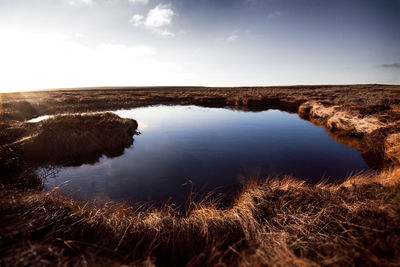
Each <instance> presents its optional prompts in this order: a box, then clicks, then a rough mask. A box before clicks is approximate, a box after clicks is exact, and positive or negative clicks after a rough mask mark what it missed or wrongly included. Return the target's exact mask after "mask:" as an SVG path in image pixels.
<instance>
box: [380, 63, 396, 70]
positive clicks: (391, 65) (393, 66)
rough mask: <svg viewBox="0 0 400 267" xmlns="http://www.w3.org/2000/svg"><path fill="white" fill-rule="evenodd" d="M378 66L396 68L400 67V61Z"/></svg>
mask: <svg viewBox="0 0 400 267" xmlns="http://www.w3.org/2000/svg"><path fill="white" fill-rule="evenodd" d="M378 68H394V69H400V62H394V63H391V64H382V65H378Z"/></svg>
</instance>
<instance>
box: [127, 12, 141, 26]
mask: <svg viewBox="0 0 400 267" xmlns="http://www.w3.org/2000/svg"><path fill="white" fill-rule="evenodd" d="M129 22H130V23H131V24H132V25H133V26H136V27H138V26H140V25H143V23H144V16H143V15H139V14H135V15H133V17H132V18H131V20H130V21H129Z"/></svg>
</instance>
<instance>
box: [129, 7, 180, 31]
mask: <svg viewBox="0 0 400 267" xmlns="http://www.w3.org/2000/svg"><path fill="white" fill-rule="evenodd" d="M174 16H176V13H175V12H174V10H173V9H172V8H171V5H164V4H159V5H157V6H156V7H155V8H153V9H151V10H150V11H149V12H148V13H147V16H146V17H144V16H143V15H140V14H135V15H133V16H132V18H131V20H130V22H131V23H132V25H133V26H135V27H139V26H143V27H145V28H147V29H150V30H152V31H153V32H154V33H158V34H161V35H163V36H174V33H172V32H170V31H169V29H168V27H169V26H170V25H171V24H172V19H173V17H174Z"/></svg>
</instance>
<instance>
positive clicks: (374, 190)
mask: <svg viewBox="0 0 400 267" xmlns="http://www.w3.org/2000/svg"><path fill="white" fill-rule="evenodd" d="M399 89H400V87H398V86H387V85H351V86H295V87H261V88H194V87H192V88H175V87H168V88H166V87H164V88H117V89H113V90H106V89H104V88H97V89H93V90H84V89H82V90H62V91H51V92H29V93H15V94H0V152H1V153H0V178H1V179H0V266H55V265H66V266H67V265H68V266H69V265H71V266H87V265H89V266H92V265H104V266H120V265H121V264H127V265H144V266H151V265H154V264H155V265H161V266H164V265H165V266H171V265H189V266H198V265H221V266H235V265H242V266H264V265H276V266H279V265H284V266H287V265H383V266H395V265H397V266H398V265H399V264H400V170H399V168H398V167H396V168H394V169H392V170H390V171H383V172H381V173H379V174H360V175H356V176H354V177H351V178H349V179H347V180H346V181H344V182H343V183H341V184H337V185H327V184H318V185H310V184H306V183H305V182H303V181H299V180H296V179H295V178H290V177H287V178H285V179H283V180H279V179H275V178H268V179H266V180H264V181H258V182H256V181H253V182H250V183H249V184H247V186H246V187H245V188H243V190H242V192H241V193H240V194H239V195H238V197H237V198H236V201H235V202H234V203H233V204H232V206H231V207H229V208H226V209H219V208H217V207H218V206H219V205H218V203H217V201H211V200H205V201H202V202H199V203H194V202H191V199H189V201H188V205H187V209H186V212H181V210H177V209H175V208H173V207H171V206H168V205H165V206H164V207H163V208H161V209H156V208H144V207H141V206H137V207H135V206H126V205H121V204H113V203H108V204H106V205H104V206H102V207H98V206H97V207H96V206H95V205H93V204H91V203H80V202H77V201H75V200H72V199H70V198H68V197H66V196H62V195H59V194H58V193H57V191H52V192H47V193H45V192H42V191H41V183H40V180H39V179H38V177H37V176H36V175H33V173H34V172H33V171H34V170H35V167H37V166H38V165H43V164H45V163H46V164H47V163H51V164H56V165H60V164H61V165H62V164H64V163H65V160H67V163H66V164H80V163H82V160H79V162H76V163H73V161H71V159H76V158H78V157H77V154H79V153H81V152H82V150H79V149H78V148H79V146H76V144H82V143H85V146H82V147H83V148H85V149H87V148H91V149H89V150H92V152H93V153H89V154H90V155H92V154H93V155H97V156H95V157H94V158H97V157H98V155H101V154H104V153H105V154H107V153H108V155H110V156H112V155H115V153H114V151H115V150H114V149H115V148H122V150H123V147H125V146H126V145H129V144H128V143H129V142H131V141H132V140H131V129H133V128H135V127H133V126H134V125H133V124H132V122H131V121H128V120H123V119H121V118H118V117H113V118H111V117H109V116H112V115H95V116H100V117H99V118H94V117H91V118H89V117H87V118H86V117H85V118H83V117H79V116H78V117H74V116H67V117H65V116H60V117H56V118H55V119H53V120H48V121H46V122H43V123H42V124H29V123H27V122H26V121H25V120H27V119H30V118H33V117H35V116H39V115H45V114H60V113H66V112H86V111H104V110H113V109H119V108H132V107H138V106H144V105H152V104H184V105H186V104H195V105H201V106H214V107H235V108H240V109H244V110H266V109H270V108H277V109H281V110H286V111H289V112H298V113H299V115H300V116H302V117H303V118H306V119H309V120H311V121H313V122H314V123H318V124H321V125H323V126H325V127H327V128H328V129H330V130H329V131H330V134H331V135H332V136H333V137H335V138H336V139H337V140H339V141H341V142H344V143H346V144H349V145H351V146H353V147H356V148H357V149H359V150H360V151H362V152H363V156H368V157H369V154H371V155H373V156H372V157H370V158H371V160H370V161H371V162H377V159H376V158H375V154H385V155H386V157H387V158H388V159H390V160H391V161H392V162H393V163H394V164H397V165H398V162H397V161H396V160H397V159H398V158H399V155H400V154H399V149H400V148H399V146H398V139H399V136H398V135H399V132H400V124H399V123H400V113H399V112H398V111H399V104H398V103H399V101H400V90H399ZM102 116H105V117H102ZM77 119H78V120H77ZM86 119H87V120H86ZM93 119H94V120H93ZM99 121H100V122H101V121H102V123H100V124H98V122H99ZM82 122H84V123H82ZM78 126H79V127H78ZM108 126H110V130H109V131H105V132H104V131H103V128H104V127H106V128H107V127H108ZM136 126H137V125H136ZM109 135H112V138H111V139H113V140H121V142H120V143H112V142H111V143H109V142H108V141H107V140H109V139H110V138H107V137H108V136H109ZM71 136H72V137H73V138H72V139H71ZM92 139H93V141H94V142H92V143H90V142H87V141H88V140H92ZM10 144H18V146H15V147H14V146H12V145H10ZM107 144H109V147H107ZM86 146H88V147H86ZM21 148H23V149H21ZM75 148H77V149H75ZM42 151H46V153H42ZM59 151H63V153H61V154H59ZM118 151H119V152H118V153H120V149H119V150H118ZM22 152H23V153H22ZM88 158H90V157H88V155H86V156H85V157H84V159H83V160H84V162H86V161H85V160H87V159H88ZM54 159H55V160H54ZM18 168H19V169H20V170H21V172H19V173H18V175H17V176H14V174H15V170H16V169H18Z"/></svg>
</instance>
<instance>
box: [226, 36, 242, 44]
mask: <svg viewBox="0 0 400 267" xmlns="http://www.w3.org/2000/svg"><path fill="white" fill-rule="evenodd" d="M237 39H239V35H237V34H232V35H230V36H228V38H226V41H227V42H228V43H231V42H234V41H236V40H237Z"/></svg>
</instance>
